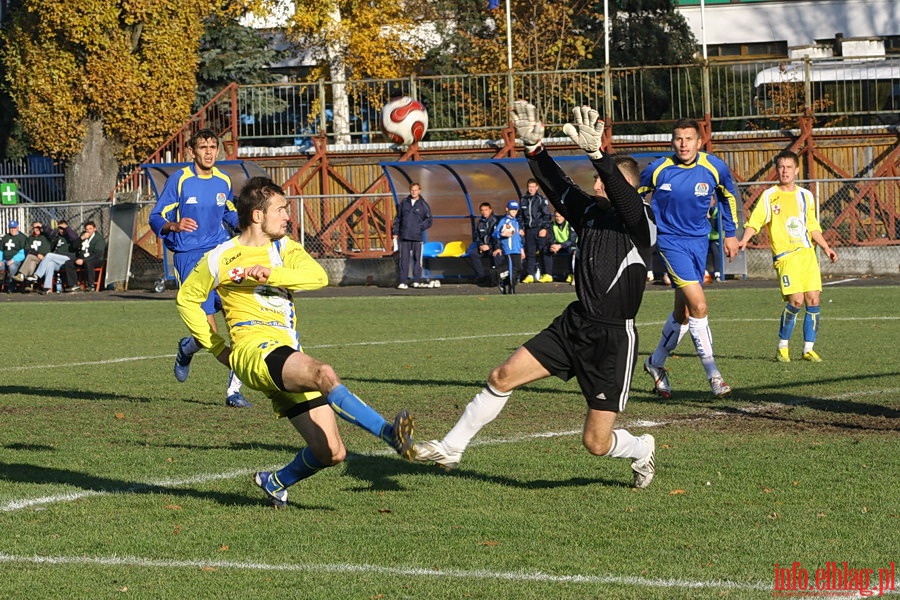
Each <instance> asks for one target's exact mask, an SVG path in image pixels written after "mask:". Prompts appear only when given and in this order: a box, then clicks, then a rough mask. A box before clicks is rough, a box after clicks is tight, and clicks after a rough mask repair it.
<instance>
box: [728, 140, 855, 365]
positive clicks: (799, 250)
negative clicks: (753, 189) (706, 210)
mask: <svg viewBox="0 0 900 600" xmlns="http://www.w3.org/2000/svg"><path fill="white" fill-rule="evenodd" d="M799 170H800V159H799V158H798V157H797V155H796V154H794V153H793V152H791V151H790V150H784V151H782V152H779V153H778V155H777V156H776V157H775V172H776V173H777V175H778V184H777V185H774V186H772V187H770V188H769V189H767V190H766V191H765V192H763V193H762V195H761V196H760V197H759V200H758V201H757V203H756V206H754V207H753V211H752V212H751V213H750V219H749V220H748V221H747V223H746V224H745V225H744V235H743V236H742V237H741V239H740V241H739V242H738V248H739V249H741V250H744V249H745V248H746V247H747V242H748V241H750V238H751V237H753V236H754V235H756V233H757V232H758V231H761V230H762V229H763V228H765V229H766V233H767V234H768V236H769V244H770V245H771V247H772V260H773V261H774V267H775V272H776V273H778V282H779V284H780V286H781V295H782V296H784V299H785V300H786V301H787V304H786V305H785V307H784V311H783V312H782V313H781V327H780V329H779V332H778V350H777V352H776V354H775V359H776V360H777V361H779V362H790V360H791V355H790V353H789V352H788V341H789V340H790V339H791V334H792V333H793V332H794V325H795V324H796V322H797V315H798V314H799V313H800V309H801V308H802V307H803V305H804V304H806V315H805V317H804V319H803V354H802V358H803V360H808V361H811V362H821V361H822V359H821V358H820V357H819V355H818V354H816V352H815V350H813V344H815V342H816V334H817V332H818V330H819V296H820V294H821V292H822V276H821V274H820V272H819V262H818V260H817V259H816V247H815V245H816V244H818V246H819V247H820V248H822V250H823V251H824V252H825V254H826V256H828V260H830V261H831V262H835V261H836V260H837V258H838V257H837V253H836V252H835V251H834V250H832V249H831V247H830V246H829V245H828V242H826V241H825V237H824V236H823V235H822V228H821V226H820V225H819V221H818V219H817V218H816V199H815V197H813V195H812V192H810V191H809V190H807V189H805V188H802V187H800V186H799V185H797V184H796V182H795V181H796V179H797V173H798V172H799Z"/></svg>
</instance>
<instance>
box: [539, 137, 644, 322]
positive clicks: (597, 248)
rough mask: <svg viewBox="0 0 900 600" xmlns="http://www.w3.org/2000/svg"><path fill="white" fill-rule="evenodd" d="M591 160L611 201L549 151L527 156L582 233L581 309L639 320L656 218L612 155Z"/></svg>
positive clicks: (601, 315)
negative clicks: (594, 192) (584, 183)
mask: <svg viewBox="0 0 900 600" xmlns="http://www.w3.org/2000/svg"><path fill="white" fill-rule="evenodd" d="M591 162H592V163H593V165H594V168H595V169H596V170H597V172H598V173H599V174H600V179H601V180H602V181H603V185H604V186H605V187H606V193H607V196H609V198H608V199H607V198H603V197H599V196H593V195H591V194H588V193H586V192H585V191H584V190H583V189H581V188H580V187H578V186H577V185H576V184H575V183H574V182H573V181H572V180H571V179H569V178H568V177H566V175H565V174H564V173H563V172H562V169H560V167H559V165H557V164H556V161H554V160H553V159H552V158H551V157H550V155H549V154H547V152H546V150H541V151H540V152H538V153H537V154H535V155H534V156H529V157H528V164H529V166H530V167H531V172H532V173H533V174H534V177H535V179H537V180H538V183H540V185H541V188H542V189H543V190H544V192H545V193H546V194H547V197H548V199H549V200H550V203H551V204H553V206H554V207H555V208H556V210H557V211H558V212H560V213H562V215H563V216H564V217H565V218H566V220H567V221H568V222H569V223H570V224H571V225H572V227H573V228H574V229H575V232H576V233H577V234H578V251H577V253H576V259H575V291H576V294H577V295H578V300H579V301H580V303H581V307H580V309H581V311H582V312H583V313H585V314H586V315H587V316H588V317H590V318H595V319H602V320H614V321H624V320H626V319H634V317H635V315H637V312H638V309H639V308H640V306H641V300H642V299H643V296H644V288H645V286H646V284H647V265H649V264H650V256H651V251H652V248H653V245H654V244H655V243H656V222H655V221H654V218H653V212H652V211H651V210H650V207H649V206H648V205H646V204H644V202H643V201H642V200H641V197H640V196H639V195H638V193H637V190H635V189H634V187H633V186H632V185H631V184H629V183H628V181H627V180H626V179H625V177H624V176H623V175H622V173H621V172H620V171H619V169H618V168H617V166H616V163H615V161H614V160H613V159H612V158H610V157H608V156H606V155H604V156H603V157H602V158H601V159H600V160H593V161H591Z"/></svg>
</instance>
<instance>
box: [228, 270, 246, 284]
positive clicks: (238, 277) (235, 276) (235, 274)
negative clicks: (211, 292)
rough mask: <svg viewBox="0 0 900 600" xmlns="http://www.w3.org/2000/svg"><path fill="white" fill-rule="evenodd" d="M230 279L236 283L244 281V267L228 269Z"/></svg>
mask: <svg viewBox="0 0 900 600" xmlns="http://www.w3.org/2000/svg"><path fill="white" fill-rule="evenodd" d="M228 278H229V279H230V280H232V281H233V282H235V283H240V282H242V281H244V267H232V268H231V269H228Z"/></svg>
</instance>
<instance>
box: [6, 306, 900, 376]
mask: <svg viewBox="0 0 900 600" xmlns="http://www.w3.org/2000/svg"><path fill="white" fill-rule="evenodd" d="M828 320H829V321H898V320H900V316H883V317H829V319H828ZM766 321H769V322H773V323H774V322H777V321H778V319H728V321H727V322H728V323H760V322H766ZM663 323H664V321H645V322H643V323H638V327H659V326H660V325H663ZM536 333H537V331H524V332H523V331H520V332H516V333H489V334H479V335H460V336H453V337H430V338H420V339H409V340H374V341H368V342H346V343H341V344H316V345H304V346H303V348H304V349H305V350H316V349H322V348H350V347H359V346H390V345H395V344H396V345H403V344H424V343H434V342H462V341H468V340H484V339H488V338H504V337H515V338H528V337H531V336H533V335H535V334H536ZM171 358H175V355H174V354H158V355H154V356H126V357H122V358H109V359H105V360H92V361H84V362H70V363H60V364H54V365H19V366H12V367H0V373H3V372H8V371H30V370H33V369H64V368H69V367H86V366H93V365H111V364H117V363H125V362H135V361H140V360H160V359H171Z"/></svg>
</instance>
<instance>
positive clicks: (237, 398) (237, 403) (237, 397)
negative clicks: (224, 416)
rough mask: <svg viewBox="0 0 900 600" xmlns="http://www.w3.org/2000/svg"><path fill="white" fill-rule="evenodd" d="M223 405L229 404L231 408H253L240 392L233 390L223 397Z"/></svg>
mask: <svg viewBox="0 0 900 600" xmlns="http://www.w3.org/2000/svg"><path fill="white" fill-rule="evenodd" d="M225 406H230V407H231V408H253V404H251V403H250V401H249V400H247V399H246V398H244V395H243V394H242V393H240V392H235V393H233V394H231V395H230V396H228V397H227V398H225Z"/></svg>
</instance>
